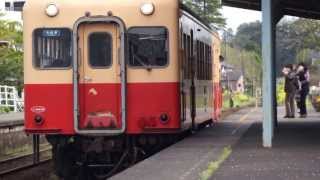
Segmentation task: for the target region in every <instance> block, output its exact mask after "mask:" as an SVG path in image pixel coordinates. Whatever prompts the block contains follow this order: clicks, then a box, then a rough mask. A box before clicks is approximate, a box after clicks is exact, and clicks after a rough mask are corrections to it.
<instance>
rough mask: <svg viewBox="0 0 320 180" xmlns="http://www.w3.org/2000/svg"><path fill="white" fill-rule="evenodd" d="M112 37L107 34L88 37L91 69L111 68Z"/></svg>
mask: <svg viewBox="0 0 320 180" xmlns="http://www.w3.org/2000/svg"><path fill="white" fill-rule="evenodd" d="M111 43H112V37H111V35H110V34H108V33H100V32H99V33H92V34H90V36H89V56H90V60H89V63H90V65H91V66H92V67H95V68H99V67H100V68H103V67H108V66H111V59H112V58H111V49H112V47H111V46H112V44H111Z"/></svg>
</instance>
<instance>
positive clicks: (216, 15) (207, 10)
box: [182, 0, 226, 27]
mask: <svg viewBox="0 0 320 180" xmlns="http://www.w3.org/2000/svg"><path fill="white" fill-rule="evenodd" d="M182 2H183V3H184V4H185V5H186V6H188V7H189V8H190V9H191V10H193V11H194V12H195V13H197V14H198V15H199V16H200V17H201V18H202V19H203V20H205V21H206V22H207V23H209V24H215V25H217V26H219V27H224V26H225V25H226V20H225V18H224V17H223V16H222V14H221V13H220V11H219V10H220V9H221V4H220V1H219V0H183V1H182Z"/></svg>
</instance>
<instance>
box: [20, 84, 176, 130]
mask: <svg viewBox="0 0 320 180" xmlns="http://www.w3.org/2000/svg"><path fill="white" fill-rule="evenodd" d="M119 86H120V85H119V84H91V85H90V86H88V87H89V88H85V89H84V91H85V90H86V89H87V90H90V89H91V88H95V89H96V90H97V91H99V92H100V93H102V94H103V95H102V96H101V98H97V99H95V100H93V101H91V102H90V104H86V106H84V107H86V108H87V109H90V107H92V106H95V105H98V104H99V101H105V99H107V100H108V102H110V104H108V106H106V107H109V108H110V109H111V110H112V111H115V112H116V111H117V107H115V106H113V105H116V106H118V107H120V106H119V103H118V102H117V101H119V95H120V92H119V93H115V92H116V91H115V90H120V88H119ZM81 87H82V86H80V89H81V90H80V93H81V94H82V93H85V92H82V90H83V88H81ZM127 88H128V89H127V98H128V99H127V112H128V114H127V133H131V134H137V133H147V132H153V131H154V132H159V130H162V129H163V130H164V132H165V131H166V130H167V131H170V132H172V130H173V129H179V128H180V104H179V102H180V101H179V99H180V97H179V83H134V84H128V86H127ZM101 89H103V90H101ZM107 92H113V93H110V94H108V93H107ZM115 94H116V95H115ZM117 96H118V97H117ZM80 102H81V103H84V104H85V103H86V102H82V100H81V98H80ZM35 110H41V112H40V111H35ZM119 114H120V113H119ZM164 114H166V115H168V119H169V120H168V122H165V123H164V122H162V121H160V116H161V115H164ZM37 115H38V116H41V117H42V118H43V122H42V123H37V122H36V121H35V118H36V116H37ZM118 118H119V117H118ZM25 129H26V132H29V133H54V134H57V133H58V134H70V135H72V134H75V131H74V123H73V86H72V84H43V85H39V84H26V85H25Z"/></svg>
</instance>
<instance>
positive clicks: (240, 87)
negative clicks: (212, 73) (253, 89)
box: [221, 63, 244, 93]
mask: <svg viewBox="0 0 320 180" xmlns="http://www.w3.org/2000/svg"><path fill="white" fill-rule="evenodd" d="M221 73H222V74H221V85H222V87H223V88H224V89H230V90H231V91H232V92H239V93H243V92H244V77H243V73H242V71H240V70H238V69H236V68H234V67H233V66H231V65H229V64H226V63H222V65H221Z"/></svg>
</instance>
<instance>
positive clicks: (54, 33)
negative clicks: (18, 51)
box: [23, 0, 221, 177]
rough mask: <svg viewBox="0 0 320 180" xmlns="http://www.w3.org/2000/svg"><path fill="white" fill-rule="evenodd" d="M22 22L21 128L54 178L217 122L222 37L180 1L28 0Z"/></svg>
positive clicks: (114, 160)
mask: <svg viewBox="0 0 320 180" xmlns="http://www.w3.org/2000/svg"><path fill="white" fill-rule="evenodd" d="M23 20H24V50H25V54H24V67H25V71H24V72H25V130H26V132H27V133H29V134H44V135H47V136H46V137H47V139H48V140H49V142H50V143H51V144H52V145H53V157H54V160H55V163H56V170H57V173H58V174H59V175H60V176H64V177H66V176H71V174H72V173H71V172H72V171H73V170H75V169H78V170H79V168H80V169H81V168H82V167H78V166H79V165H82V166H84V165H85V166H86V167H100V168H105V169H109V170H110V169H113V166H117V165H119V161H121V163H123V161H125V160H124V159H126V161H128V159H130V158H131V159H132V157H133V159H134V158H136V156H137V154H139V152H145V151H148V150H150V149H153V147H156V146H158V145H159V144H162V142H166V141H170V140H171V139H173V138H172V137H173V136H174V135H176V134H179V133H181V132H182V131H184V130H187V129H190V128H196V127H197V126H198V125H199V124H202V123H204V122H212V121H213V120H215V119H218V117H219V116H220V108H221V91H220V64H219V56H220V54H219V53H220V39H219V37H218V34H217V33H216V32H215V31H213V30H212V29H211V28H210V27H209V26H208V25H206V24H205V23H204V22H203V21H201V19H199V18H198V17H197V16H196V15H195V14H193V13H192V12H191V11H189V10H187V8H185V7H184V6H182V5H181V4H180V3H179V1H178V0H134V1H132V0H90V1H82V0H68V1H66V0H28V1H26V4H25V5H24V9H23ZM129 154H130V155H129ZM132 154H134V155H132ZM101 171H104V170H101V169H100V170H99V173H101ZM102 174H103V173H102Z"/></svg>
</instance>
